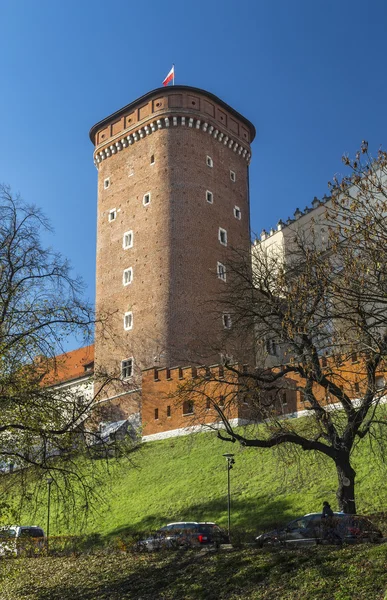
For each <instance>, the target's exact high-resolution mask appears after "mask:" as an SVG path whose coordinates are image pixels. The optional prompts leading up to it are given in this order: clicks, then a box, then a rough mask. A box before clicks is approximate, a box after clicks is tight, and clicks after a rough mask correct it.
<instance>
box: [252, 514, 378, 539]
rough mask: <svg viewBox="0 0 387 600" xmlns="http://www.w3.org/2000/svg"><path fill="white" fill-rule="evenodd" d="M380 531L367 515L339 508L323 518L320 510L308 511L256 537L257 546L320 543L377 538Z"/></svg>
mask: <svg viewBox="0 0 387 600" xmlns="http://www.w3.org/2000/svg"><path fill="white" fill-rule="evenodd" d="M382 537H383V534H382V532H381V531H380V530H379V529H378V528H377V527H376V526H375V525H373V523H371V521H370V520H369V519H367V518H366V517H362V516H359V515H348V514H345V513H342V512H335V513H333V517H332V518H328V519H326V518H323V517H322V515H321V513H310V514H307V515H304V516H303V517H300V518H299V519H295V520H294V521H290V523H288V524H287V525H286V527H284V528H282V529H274V530H273V531H269V532H268V533H263V534H261V535H259V536H258V537H257V538H256V543H257V544H258V545H259V546H261V547H262V546H269V545H270V546H273V545H288V546H296V545H308V544H311V545H313V544H321V543H337V544H341V543H343V542H348V543H351V542H360V541H370V542H377V541H379V540H380V539H381V538H382Z"/></svg>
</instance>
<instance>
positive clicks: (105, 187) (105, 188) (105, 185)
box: [103, 177, 110, 190]
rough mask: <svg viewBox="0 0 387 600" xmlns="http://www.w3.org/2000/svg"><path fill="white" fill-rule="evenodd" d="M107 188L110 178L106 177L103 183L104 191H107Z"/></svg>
mask: <svg viewBox="0 0 387 600" xmlns="http://www.w3.org/2000/svg"><path fill="white" fill-rule="evenodd" d="M108 187H110V177H106V179H104V182H103V188H104V190H107V189H108Z"/></svg>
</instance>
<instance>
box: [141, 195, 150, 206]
mask: <svg viewBox="0 0 387 600" xmlns="http://www.w3.org/2000/svg"><path fill="white" fill-rule="evenodd" d="M150 200H151V195H150V192H147V193H146V194H144V197H143V199H142V203H143V205H144V206H148V204H150Z"/></svg>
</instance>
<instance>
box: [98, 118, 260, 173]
mask: <svg viewBox="0 0 387 600" xmlns="http://www.w3.org/2000/svg"><path fill="white" fill-rule="evenodd" d="M187 120H188V126H189V127H191V128H193V127H195V128H196V129H198V130H201V131H203V132H204V133H208V134H209V135H211V136H212V137H213V138H214V139H215V140H218V142H220V143H221V144H224V145H225V146H228V147H229V148H230V149H232V150H233V151H234V152H238V154H239V155H241V156H242V157H243V158H244V159H245V160H246V161H247V162H248V163H249V162H250V158H251V154H250V152H248V150H247V148H244V147H243V146H242V145H241V144H239V142H236V141H235V140H233V139H232V138H230V137H229V136H228V135H227V134H225V133H223V132H221V131H219V130H218V129H216V128H215V127H214V126H213V125H210V124H209V123H208V122H202V120H201V119H196V120H195V119H194V117H187V118H186V117H183V116H181V117H178V116H174V117H163V118H160V119H157V121H152V123H149V124H148V125H144V126H143V127H141V128H139V129H138V130H137V131H134V132H133V133H130V134H127V135H125V136H124V137H123V138H122V139H120V140H117V141H116V142H114V143H113V144H111V145H110V146H108V147H107V148H104V149H103V150H97V151H96V152H95V155H94V164H95V166H96V167H97V169H98V166H99V164H100V163H101V162H102V161H103V160H106V158H109V157H110V156H112V155H113V154H116V153H117V152H120V151H121V150H123V149H124V148H127V147H128V146H131V145H132V144H134V143H135V142H138V141H140V140H141V139H143V138H145V137H146V136H149V135H151V134H152V133H155V131H158V130H159V129H163V128H169V127H170V125H171V122H172V124H173V126H174V127H178V126H179V125H181V126H182V127H185V126H186V125H187Z"/></svg>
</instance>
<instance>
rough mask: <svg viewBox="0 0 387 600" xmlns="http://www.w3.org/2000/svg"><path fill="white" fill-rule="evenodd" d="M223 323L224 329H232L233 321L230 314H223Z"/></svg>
mask: <svg viewBox="0 0 387 600" xmlns="http://www.w3.org/2000/svg"><path fill="white" fill-rule="evenodd" d="M222 323H223V327H224V329H231V327H232V319H231V315H230V313H223V315H222Z"/></svg>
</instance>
